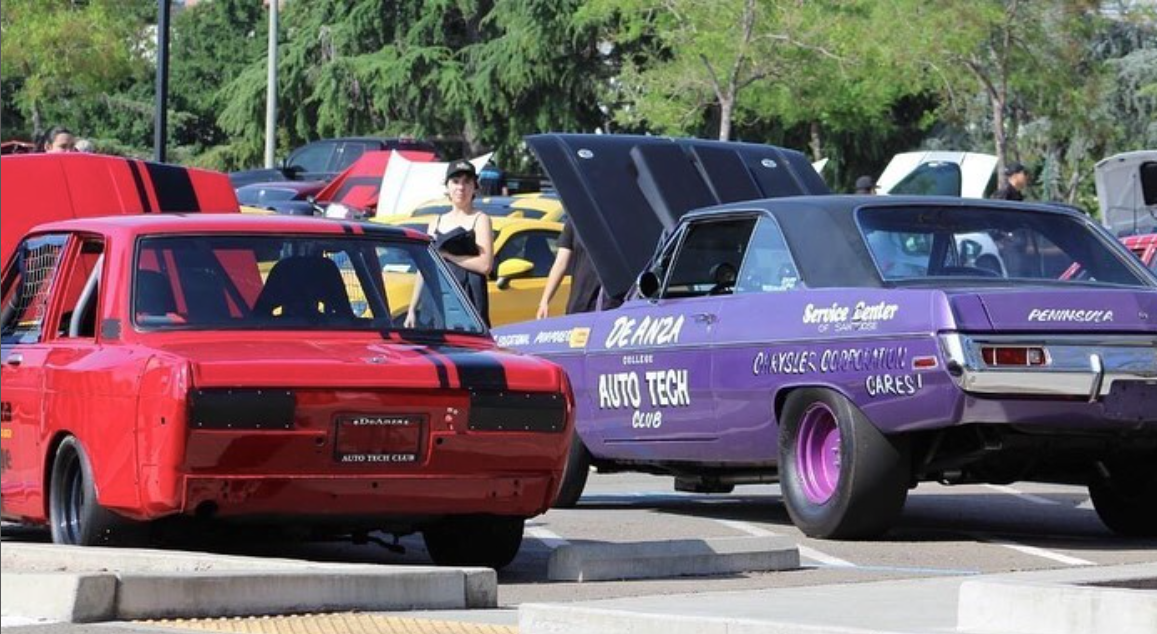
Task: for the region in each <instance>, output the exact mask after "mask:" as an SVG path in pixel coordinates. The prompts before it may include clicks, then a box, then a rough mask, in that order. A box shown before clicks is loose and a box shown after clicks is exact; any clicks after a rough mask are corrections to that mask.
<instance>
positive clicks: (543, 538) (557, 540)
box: [523, 524, 570, 550]
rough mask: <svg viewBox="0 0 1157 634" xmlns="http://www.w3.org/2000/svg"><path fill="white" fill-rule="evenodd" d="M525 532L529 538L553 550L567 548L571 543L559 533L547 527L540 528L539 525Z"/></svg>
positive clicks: (528, 528)
mask: <svg viewBox="0 0 1157 634" xmlns="http://www.w3.org/2000/svg"><path fill="white" fill-rule="evenodd" d="M523 532H524V534H525V535H526V536H527V537H531V538H534V539H536V540H538V541H540V542H542V544H543V545H544V546H546V547H547V548H549V549H551V550H554V549H556V548H560V547H562V546H566V545H567V544H569V543H570V542H568V541H567V540H566V539H563V537H562V536H561V535H559V534H558V533H555V532H554V531H552V530H550V529H548V528H546V527H545V526H539V525H537V524H534V525H531V526H527V527H526V530H525V531H523Z"/></svg>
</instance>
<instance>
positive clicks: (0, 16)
mask: <svg viewBox="0 0 1157 634" xmlns="http://www.w3.org/2000/svg"><path fill="white" fill-rule="evenodd" d="M150 4H151V3H150V1H149V0H91V1H90V2H84V3H80V2H68V1H67V0H8V1H6V2H4V3H3V5H0V29H2V34H0V75H2V76H3V78H4V79H5V80H6V81H9V80H18V81H19V88H18V89H17V92H16V101H17V102H18V103H19V106H20V110H21V112H22V114H23V115H24V117H25V121H26V124H25V125H26V127H24V129H22V130H20V134H22V135H28V136H31V134H32V133H33V130H31V129H28V128H27V126H28V125H31V126H32V127H39V128H44V127H47V126H48V125H50V124H52V123H67V124H69V125H73V126H74V127H77V128H78V130H79V129H83V128H81V126H82V125H83V124H84V121H83V117H82V116H78V115H77V112H78V109H80V110H83V109H84V107H86V106H87V107H95V108H97V109H98V110H99V106H94V105H93V104H94V102H97V101H98V100H99V96H101V95H108V94H111V93H113V92H116V91H117V90H118V89H119V88H121V87H122V86H125V85H126V84H129V83H132V82H133V81H134V80H136V81H140V80H141V79H142V77H143V73H144V72H146V71H147V65H146V63H145V60H144V58H145V55H146V54H148V50H149V47H148V42H147V37H146V35H145V29H144V26H145V23H144V15H146V7H147V6H148V5H150ZM153 6H155V4H154V5H153ZM82 103H83V106H82Z"/></svg>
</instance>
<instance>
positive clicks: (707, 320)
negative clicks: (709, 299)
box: [691, 313, 719, 326]
mask: <svg viewBox="0 0 1157 634" xmlns="http://www.w3.org/2000/svg"><path fill="white" fill-rule="evenodd" d="M691 319H694V320H695V321H696V322H697V323H700V324H707V325H708V326H710V325H711V324H713V323H715V322H717V321H719V317H718V316H717V315H716V314H715V313H695V314H694V315H691Z"/></svg>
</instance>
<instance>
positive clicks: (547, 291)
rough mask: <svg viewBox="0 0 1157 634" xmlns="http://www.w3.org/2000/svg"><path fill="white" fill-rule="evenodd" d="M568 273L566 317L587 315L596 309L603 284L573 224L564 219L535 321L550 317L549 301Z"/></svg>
mask: <svg viewBox="0 0 1157 634" xmlns="http://www.w3.org/2000/svg"><path fill="white" fill-rule="evenodd" d="M568 269H569V271H570V274H571V279H570V297H569V298H568V299H567V303H566V314H568V315H573V314H574V313H588V312H591V311H595V310H598V309H599V297H600V295H601V294H602V289H603V287H602V282H600V281H599V276H598V273H596V272H595V266H594V263H593V262H591V258H590V256H589V255H587V250H586V247H584V246H583V243H582V240H580V239H579V237H578V235H576V234H575V230H574V223H573V222H571V221H570V220H567V222H566V224H565V225H563V228H562V235H560V236H559V238H558V252H557V253H555V256H554V264H552V265H551V267H550V273H548V274H547V276H546V286H545V287H543V289H542V299H540V300H539V302H538V312H537V313H536V314H535V319H544V318H546V317H549V316H550V300H551V299H553V298H554V294H555V293H557V292H558V287H559V285H560V284H562V278H563V277H564V276H565V275H566V274H567V271H568Z"/></svg>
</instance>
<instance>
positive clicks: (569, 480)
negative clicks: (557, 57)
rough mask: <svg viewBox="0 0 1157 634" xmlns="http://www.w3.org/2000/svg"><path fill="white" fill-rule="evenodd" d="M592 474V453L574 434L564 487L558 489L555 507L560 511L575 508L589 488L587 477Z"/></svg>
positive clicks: (568, 455) (563, 479)
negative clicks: (585, 489) (587, 487)
mask: <svg viewBox="0 0 1157 634" xmlns="http://www.w3.org/2000/svg"><path fill="white" fill-rule="evenodd" d="M590 472H591V452H590V451H589V450H588V449H587V447H586V445H584V444H583V441H582V439H581V438H579V436H578V434H573V435H572V437H571V442H570V453H568V454H567V457H566V469H565V470H564V471H563V473H562V485H560V486H559V488H558V497H557V498H555V500H554V507H555V508H559V509H569V508H574V506H575V505H576V504H578V501H579V498H580V497H582V494H583V489H584V488H586V486H587V476H588V475H590Z"/></svg>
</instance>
